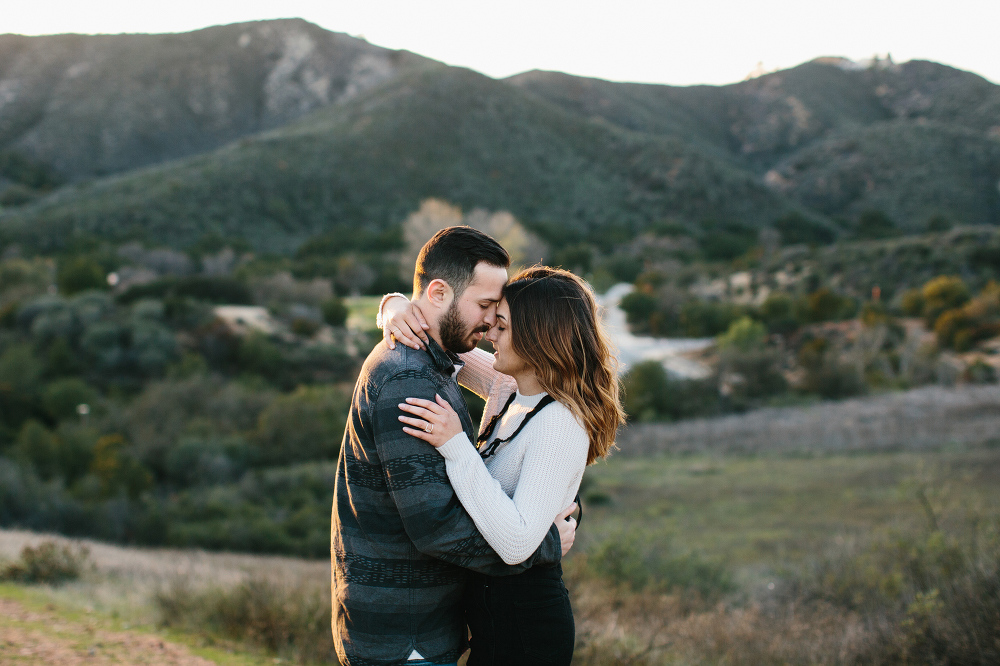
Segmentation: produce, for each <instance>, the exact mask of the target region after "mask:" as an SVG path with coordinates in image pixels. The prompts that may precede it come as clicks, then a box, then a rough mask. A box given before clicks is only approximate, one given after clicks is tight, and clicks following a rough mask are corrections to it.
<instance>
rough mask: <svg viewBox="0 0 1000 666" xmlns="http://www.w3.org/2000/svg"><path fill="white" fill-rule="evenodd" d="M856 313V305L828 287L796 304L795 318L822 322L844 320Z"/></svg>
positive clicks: (818, 290) (847, 297)
mask: <svg viewBox="0 0 1000 666" xmlns="http://www.w3.org/2000/svg"><path fill="white" fill-rule="evenodd" d="M856 311H857V303H856V302H855V300H854V299H853V298H850V297H849V296H841V295H840V294H837V293H836V292H834V291H833V290H832V289H829V288H828V287H821V288H820V289H817V290H816V291H814V292H813V293H811V294H809V295H808V296H807V297H806V298H805V300H804V301H802V302H801V303H799V304H798V309H797V313H796V318H797V319H798V320H800V321H803V322H823V321H835V320H839V319H846V318H848V317H851V316H853V315H854V313H855V312H856Z"/></svg>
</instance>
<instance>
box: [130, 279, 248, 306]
mask: <svg viewBox="0 0 1000 666" xmlns="http://www.w3.org/2000/svg"><path fill="white" fill-rule="evenodd" d="M144 298H160V299H164V300H166V299H177V298H191V299H194V300H198V301H206V302H208V303H220V304H224V305H253V294H252V293H250V289H249V287H247V285H246V283H244V282H242V281H241V280H237V279H234V278H227V277H217V276H207V275H195V276H189V277H183V278H161V279H159V280H155V281H153V282H149V283H146V284H141V285H135V286H132V287H129V288H128V289H127V290H126V291H125V292H124V293H122V294H121V295H120V296H119V297H118V301H119V302H121V303H133V302H135V301H138V300H140V299H144Z"/></svg>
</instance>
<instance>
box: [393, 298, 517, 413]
mask: <svg viewBox="0 0 1000 666" xmlns="http://www.w3.org/2000/svg"><path fill="white" fill-rule="evenodd" d="M375 324H376V325H377V326H378V327H379V328H381V329H382V337H383V338H385V342H386V344H387V345H389V348H390V349H395V347H396V343H395V341H396V340H398V341H399V342H402V343H403V344H404V345H406V346H407V347H413V348H414V349H420V347H421V346H422V345H423V344H424V343H426V341H427V329H428V328H429V326H428V325H427V322H426V321H425V320H424V316H423V313H422V312H420V308H419V307H417V306H416V305H414V304H413V303H411V302H410V301H409V300H407V298H406V297H405V296H403V295H402V294H386V295H385V296H383V297H382V302H381V303H379V310H378V315H377V316H376V317H375ZM459 357H460V358H461V359H462V360H463V361H464V362H465V367H463V368H462V369H461V370H460V371H459V372H458V383H459V384H461V385H462V386H464V387H465V388H467V389H469V390H470V391H472V392H473V393H475V394H476V395H478V396H479V397H481V398H483V399H484V400H485V399H487V398H489V397H490V392H491V391H492V390H493V389H494V388H498V387H496V382H497V380H498V379H503V378H506V379H505V381H506V380H510V382H509V383H510V385H511V386H514V380H513V378H511V377H508V376H507V375H503V374H501V373H499V372H497V371H496V370H494V369H493V355H492V354H490V353H489V352H486V351H483V350H482V349H473V350H472V351H469V352H465V353H464V354H459Z"/></svg>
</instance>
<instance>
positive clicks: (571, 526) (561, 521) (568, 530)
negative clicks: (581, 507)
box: [556, 502, 576, 557]
mask: <svg viewBox="0 0 1000 666" xmlns="http://www.w3.org/2000/svg"><path fill="white" fill-rule="evenodd" d="M574 511H576V502H573V503H572V504H570V505H569V506H568V507H566V508H565V509H563V512H562V513H560V514H559V515H558V516H556V527H557V528H558V529H559V538H560V540H561V541H562V554H563V557H566V553H568V552H569V549H570V548H572V547H573V542H574V541H576V518H573V517H572V515H571V514H572V513H573V512H574Z"/></svg>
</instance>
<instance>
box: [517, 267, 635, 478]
mask: <svg viewBox="0 0 1000 666" xmlns="http://www.w3.org/2000/svg"><path fill="white" fill-rule="evenodd" d="M504 298H506V299H507V304H508V305H509V306H510V318H511V323H510V328H511V344H512V346H513V348H514V352H515V353H516V354H517V355H518V356H520V357H521V358H522V359H523V360H524V361H525V362H526V363H527V364H528V365H530V366H531V368H532V369H533V370H534V371H535V375H536V377H537V378H538V382H539V383H540V384H541V385H542V388H543V389H545V391H546V392H547V393H548V394H549V395H551V396H552V397H553V398H555V399H556V400H558V401H559V402H561V403H562V404H563V405H565V406H566V407H567V408H569V410H570V411H571V412H573V415H574V416H576V418H577V419H579V421H580V423H582V424H583V426H584V429H585V430H586V431H587V435H588V436H589V437H590V451H589V452H588V453H587V464H588V465H589V464H591V463H592V462H594V461H595V460H597V459H598V458H603V457H605V456H606V455H607V454H608V451H609V450H610V449H611V447H612V446H614V443H615V433H616V432H617V431H618V426H619V425H620V424H622V423H624V422H625V413H624V410H622V406H621V400H620V398H619V387H618V372H617V369H618V368H617V365H618V364H617V361H616V359H615V357H614V356H613V355H612V353H611V344H610V341H609V339H608V336H607V334H606V333H605V332H604V327H603V326H602V324H601V320H600V317H599V316H598V311H597V303H596V301H595V300H594V295H593V293H591V291H590V288H589V287H588V286H587V283H586V282H584V281H583V280H581V279H580V278H578V277H577V276H575V275H573V274H572V273H570V272H569V271H564V270H561V269H558V268H549V267H547V266H534V267H532V268H527V269H525V270H523V271H521V272H520V273H518V274H517V275H515V276H514V277H513V278H512V279H511V281H510V282H509V283H508V284H507V286H506V287H505V288H504Z"/></svg>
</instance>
